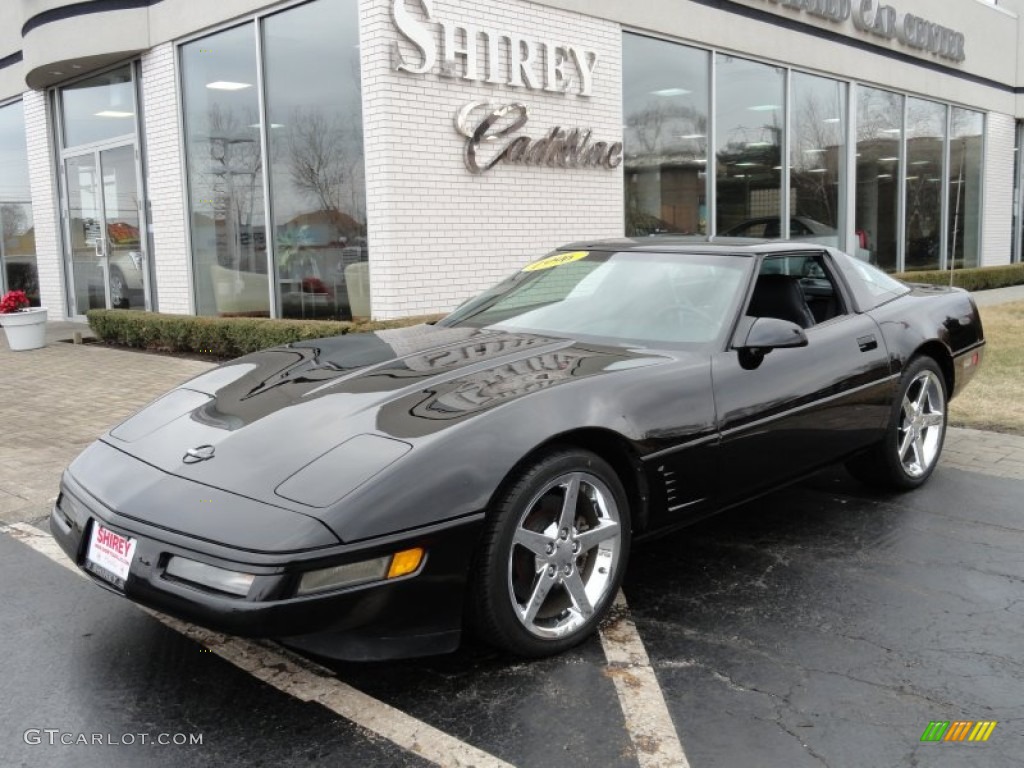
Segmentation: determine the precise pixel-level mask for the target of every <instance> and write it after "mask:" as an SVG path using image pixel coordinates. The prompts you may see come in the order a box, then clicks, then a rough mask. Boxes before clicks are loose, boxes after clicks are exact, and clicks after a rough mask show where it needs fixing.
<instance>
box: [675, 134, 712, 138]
mask: <svg viewBox="0 0 1024 768" xmlns="http://www.w3.org/2000/svg"><path fill="white" fill-rule="evenodd" d="M679 138H680V139H706V138H707V134H704V133H684V134H682V135H681V136H680V137H679Z"/></svg>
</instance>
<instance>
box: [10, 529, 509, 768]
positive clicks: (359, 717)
mask: <svg viewBox="0 0 1024 768" xmlns="http://www.w3.org/2000/svg"><path fill="white" fill-rule="evenodd" d="M0 532H3V533H6V534H8V535H10V536H11V537H12V538H14V539H17V540H18V541H20V542H22V543H24V544H26V545H27V546H29V547H31V548H32V549H34V550H36V551H37V552H39V553H40V554H43V555H45V556H46V557H48V558H50V559H51V560H53V561H54V562H56V563H58V564H59V565H63V566H64V567H66V568H68V569H69V570H70V571H72V572H74V573H77V574H78V575H80V576H82V577H83V578H88V577H86V576H85V574H84V573H82V572H81V571H80V570H79V569H78V568H77V567H76V566H75V564H74V563H72V562H71V560H70V559H69V558H68V557H67V555H65V554H64V552H63V550H61V548H60V546H59V545H58V544H57V542H55V541H54V540H53V539H52V538H51V537H50V536H48V535H47V534H45V533H43V532H42V531H40V530H39V529H38V528H36V527H34V526H32V525H29V524H27V523H14V524H12V525H9V526H0ZM140 607H141V606H140ZM143 610H145V611H146V612H147V613H149V614H150V615H151V616H153V617H154V618H156V619H157V620H159V621H160V622H162V623H163V624H165V625H167V626H168V627H170V628H171V629H173V630H175V631H177V632H180V633H181V634H183V635H185V636H186V637H188V638H189V639H191V640H194V641H195V642H197V643H200V644H201V645H203V646H205V647H207V648H209V649H210V650H211V651H213V652H214V653H216V654H217V655H218V656H220V657H221V658H222V659H224V660H226V661H228V662H230V663H231V664H233V665H235V666H236V667H238V668H239V669H242V670H244V671H246V672H248V673H249V674H251V675H252V676H253V677H256V678H257V679H259V680H262V681H263V682H265V683H267V684H268V685H271V686H273V687H274V688H276V689H277V690H279V691H281V692H283V693H286V694H288V695H289V696H294V697H295V698H297V699H299V700H301V701H315V702H317V703H319V704H321V705H323V706H324V707H327V709H329V710H331V711H332V712H334V713H335V714H337V715H340V716H341V717H344V718H345V719H346V720H349V721H351V722H353V723H355V724H356V725H358V726H360V727H362V728H364V729H366V730H368V731H372V732H373V733H376V734H378V735H380V736H383V737H384V738H386V739H388V740H390V741H392V742H393V743H395V744H397V745H398V746H400V747H402V748H403V749H406V750H408V751H409V752H412V753H414V754H416V755H419V756H420V757H422V758H424V759H426V760H429V761H430V762H433V763H435V764H437V765H441V766H446V767H447V766H459V767H462V766H465V767H466V768H469V766H475V767H478V768H513V767H512V766H511V765H510V764H509V763H506V762H505V761H503V760H499V759H498V758H496V757H494V756H493V755H491V754H489V753H487V752H484V751H483V750H480V749H477V748H476V747H473V746H471V745H469V744H466V743H465V742H463V741H459V740H458V739H456V738H455V737H454V736H449V735H448V734H447V733H444V732H443V731H440V730H438V729H437V728H434V727H433V726H431V725H427V724H426V723H424V722H423V721H421V720H417V719H416V718H414V717H412V716H410V715H407V714H405V713H404V712H402V711H401V710H398V709H395V708H394V707H391V706H389V705H387V704H385V703H384V702H382V701H379V700H377V699H375V698H373V697H372V696H368V695H366V694H365V693H363V692H361V691H358V690H356V689H355V688H353V687H352V686H350V685H346V684H345V683H343V682H341V681H340V680H338V679H337V677H335V676H334V674H333V673H332V672H331V671H330V670H328V669H326V668H324V667H321V666H319V665H317V664H314V663H312V662H310V661H308V660H306V659H304V658H302V657H300V656H297V655H296V654H293V653H291V652H289V651H287V650H285V649H283V648H280V647H278V646H276V645H275V644H273V643H269V642H257V641H252V640H245V639H242V638H236V637H229V636H227V635H222V634H220V633H219V632H214V631H212V630H208V629H204V628H202V627H197V626H194V625H192V624H188V623H186V622H182V621H178V620H177V619H173V618H171V617H169V616H164V615H163V614H161V613H158V612H157V611H153V610H149V609H146V608H143Z"/></svg>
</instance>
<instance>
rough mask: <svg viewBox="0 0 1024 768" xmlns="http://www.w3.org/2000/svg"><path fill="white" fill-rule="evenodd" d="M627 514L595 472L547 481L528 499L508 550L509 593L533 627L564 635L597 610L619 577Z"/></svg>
mask: <svg viewBox="0 0 1024 768" xmlns="http://www.w3.org/2000/svg"><path fill="white" fill-rule="evenodd" d="M621 549H622V522H621V518H620V514H619V508H618V504H617V503H616V501H615V496H614V494H613V493H612V492H611V490H610V489H609V488H608V486H607V485H605V483H604V482H603V481H602V480H601V479H600V478H598V477H597V476H595V475H593V474H591V473H589V472H569V473H566V474H562V475H559V476H558V477H556V478H554V479H553V480H551V481H549V482H548V483H547V484H545V485H544V486H543V487H542V489H541V490H540V491H539V492H538V493H536V494H535V495H534V496H533V498H532V500H531V501H530V502H529V503H528V504H527V505H526V507H525V511H524V512H523V513H522V515H521V516H520V517H519V519H518V521H517V523H516V526H515V531H514V533H513V536H512V547H511V549H510V550H509V556H508V595H509V598H510V599H511V600H512V605H513V608H514V611H515V615H516V616H517V618H518V619H519V621H520V623H521V624H522V626H523V627H524V628H525V629H526V630H527V632H529V633H530V634H531V635H533V636H535V637H538V638H551V639H556V638H563V637H567V636H569V635H572V634H573V633H574V632H576V631H577V630H579V629H580V628H581V627H582V626H583V625H584V624H587V623H588V622H589V621H590V619H591V618H592V617H593V616H594V613H595V610H596V609H597V606H599V605H601V604H603V603H605V602H607V600H606V598H607V597H608V595H609V592H610V591H611V590H612V588H613V585H615V584H617V579H616V575H617V573H616V571H617V568H618V567H619V560H620V553H621Z"/></svg>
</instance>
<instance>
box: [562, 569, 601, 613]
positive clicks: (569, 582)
mask: <svg viewBox="0 0 1024 768" xmlns="http://www.w3.org/2000/svg"><path fill="white" fill-rule="evenodd" d="M562 585H563V586H564V587H565V591H566V592H568V593H569V597H570V598H571V599H572V604H573V606H575V608H576V610H577V611H579V613H580V615H581V616H583V618H587V617H589V616H590V615H591V614H593V613H594V606H593V605H591V603H590V598H589V597H587V588H586V587H585V586H584V584H583V579H582V578H580V572H579V571H578V570H576V569H575V568H573V571H572V573H571V574H569V575H568V576H566V577H565V579H563V580H562Z"/></svg>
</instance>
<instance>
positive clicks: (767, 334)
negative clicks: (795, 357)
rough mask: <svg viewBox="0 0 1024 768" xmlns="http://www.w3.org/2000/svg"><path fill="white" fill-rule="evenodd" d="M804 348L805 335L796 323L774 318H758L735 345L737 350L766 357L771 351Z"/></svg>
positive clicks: (805, 342)
mask: <svg viewBox="0 0 1024 768" xmlns="http://www.w3.org/2000/svg"><path fill="white" fill-rule="evenodd" d="M806 346H807V334H806V333H804V329H803V328H801V327H800V326H799V325H797V324H796V323H791V322H789V321H788V320H779V319H778V318H776V317H758V318H755V319H754V322H753V323H751V325H750V329H749V330H748V331H747V336H746V338H745V339H744V340H743V342H742V343H740V344H738V345H737V349H740V350H746V351H747V352H749V353H751V354H755V355H766V354H768V353H769V352H771V351H772V350H773V349H785V348H788V347H806Z"/></svg>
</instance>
